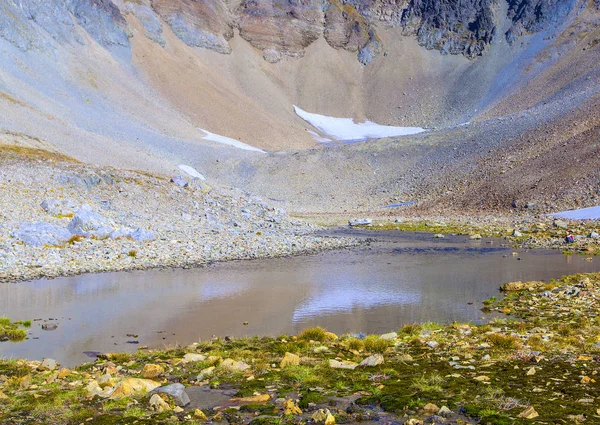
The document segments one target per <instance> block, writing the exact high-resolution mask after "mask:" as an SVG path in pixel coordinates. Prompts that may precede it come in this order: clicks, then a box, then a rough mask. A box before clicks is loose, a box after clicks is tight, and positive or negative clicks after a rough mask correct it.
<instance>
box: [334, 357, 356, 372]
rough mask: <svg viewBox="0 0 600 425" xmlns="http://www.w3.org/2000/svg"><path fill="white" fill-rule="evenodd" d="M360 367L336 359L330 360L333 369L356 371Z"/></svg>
mask: <svg viewBox="0 0 600 425" xmlns="http://www.w3.org/2000/svg"><path fill="white" fill-rule="evenodd" d="M357 366H358V364H357V363H354V362H350V361H348V360H341V361H340V360H334V359H330V360H329V367H331V368H333V369H349V370H354V369H356V368H357Z"/></svg>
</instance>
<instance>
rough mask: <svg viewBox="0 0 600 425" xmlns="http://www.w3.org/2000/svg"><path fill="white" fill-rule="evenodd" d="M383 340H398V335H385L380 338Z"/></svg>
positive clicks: (391, 333)
mask: <svg viewBox="0 0 600 425" xmlns="http://www.w3.org/2000/svg"><path fill="white" fill-rule="evenodd" d="M380 338H381V339H384V340H386V341H391V340H393V339H396V338H398V334H397V333H396V332H389V333H387V334H383V335H381V336H380Z"/></svg>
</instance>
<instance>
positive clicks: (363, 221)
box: [348, 218, 373, 227]
mask: <svg viewBox="0 0 600 425" xmlns="http://www.w3.org/2000/svg"><path fill="white" fill-rule="evenodd" d="M371 224H373V220H371V219H370V218H356V219H354V220H349V221H348V225H349V226H351V227H354V226H370V225H371Z"/></svg>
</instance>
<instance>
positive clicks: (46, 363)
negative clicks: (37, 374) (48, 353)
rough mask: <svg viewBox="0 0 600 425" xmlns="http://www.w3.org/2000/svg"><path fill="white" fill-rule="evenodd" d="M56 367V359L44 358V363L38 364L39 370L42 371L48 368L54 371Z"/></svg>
mask: <svg viewBox="0 0 600 425" xmlns="http://www.w3.org/2000/svg"><path fill="white" fill-rule="evenodd" d="M56 367H57V364H56V360H53V359H44V360H43V361H42V364H40V365H39V366H38V370H39V371H42V372H43V371H46V370H49V371H53V370H54V369H56Z"/></svg>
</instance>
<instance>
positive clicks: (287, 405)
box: [283, 398, 302, 415]
mask: <svg viewBox="0 0 600 425" xmlns="http://www.w3.org/2000/svg"><path fill="white" fill-rule="evenodd" d="M283 409H284V410H283V413H284V414H286V415H301V414H302V409H300V408H299V407H298V406H296V404H295V403H294V401H293V400H292V399H291V398H288V399H287V400H286V401H285V402H284V403H283Z"/></svg>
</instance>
